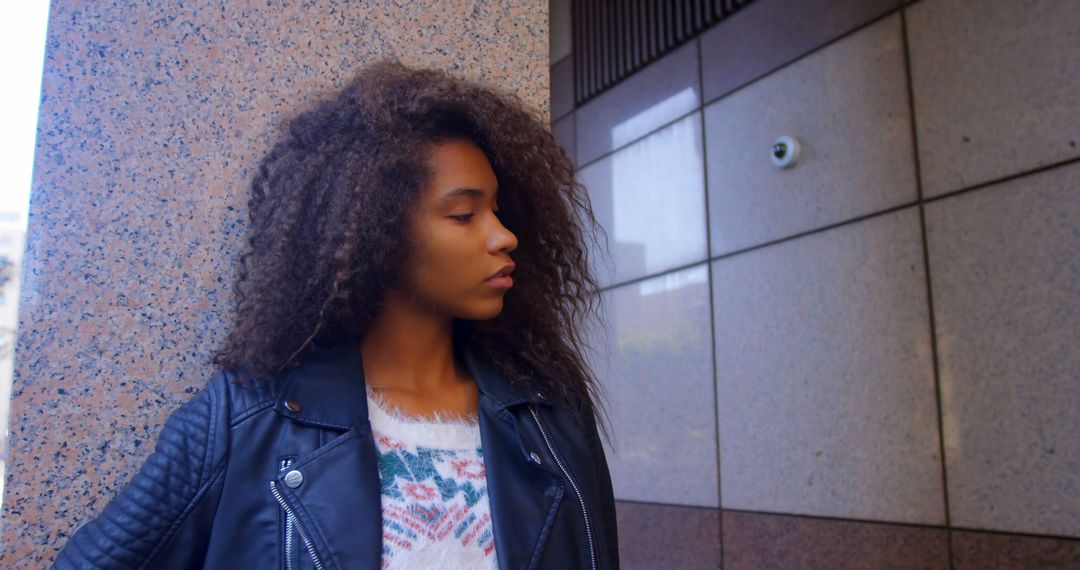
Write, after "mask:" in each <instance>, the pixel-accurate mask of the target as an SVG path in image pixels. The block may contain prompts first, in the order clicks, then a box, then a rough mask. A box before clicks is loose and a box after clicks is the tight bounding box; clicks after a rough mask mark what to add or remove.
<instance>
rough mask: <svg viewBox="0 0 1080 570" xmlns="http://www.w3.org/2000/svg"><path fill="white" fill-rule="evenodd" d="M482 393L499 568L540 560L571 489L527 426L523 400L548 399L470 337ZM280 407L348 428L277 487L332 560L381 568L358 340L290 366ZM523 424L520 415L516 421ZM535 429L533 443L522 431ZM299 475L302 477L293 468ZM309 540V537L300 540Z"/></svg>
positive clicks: (465, 350)
mask: <svg viewBox="0 0 1080 570" xmlns="http://www.w3.org/2000/svg"><path fill="white" fill-rule="evenodd" d="M460 349H461V354H462V357H463V360H464V361H465V364H466V366H467V367H468V369H469V372H470V374H472V376H473V378H474V379H475V381H476V383H477V388H478V389H479V392H480V402H479V418H480V439H481V445H482V447H483V453H484V464H485V471H486V475H487V488H488V504H489V507H490V509H491V518H492V530H493V533H494V535H495V550H496V553H497V556H498V563H499V568H503V569H515V570H516V569H519V568H535V567H536V565H537V564H538V562H539V560H540V554H541V553H542V552H543V549H544V545H545V543H546V540H547V536H548V532H549V530H550V528H551V525H552V523H553V522H554V519H555V515H556V514H557V512H558V510H559V505H560V503H561V501H562V500H563V496H564V495H565V493H566V490H565V489H564V487H563V484H562V483H561V479H560V478H559V477H558V476H557V475H556V474H555V473H554V472H553V471H549V469H551V468H550V467H549V466H548V465H547V464H546V462H545V463H542V464H537V463H536V462H535V461H534V459H533V458H534V457H536V458H538V457H546V456H547V453H546V452H545V451H544V450H543V449H542V448H541V447H540V446H542V445H543V442H542V441H539V438H538V437H536V435H535V429H534V428H533V427H532V426H531V425H530V424H528V423H527V422H528V421H529V420H528V415H529V414H528V412H527V411H525V406H526V405H547V402H546V401H545V400H544V399H543V398H541V397H540V396H539V395H538V394H535V393H523V392H522V391H520V390H517V389H516V388H514V387H513V386H511V385H510V383H509V382H508V381H507V380H506V378H505V377H504V376H503V375H502V374H501V373H500V372H499V371H498V370H497V369H496V368H495V366H494V365H493V364H492V363H491V362H490V360H489V359H487V358H485V357H484V356H483V355H481V354H480V353H479V352H478V351H477V350H476V349H475V348H474V347H472V346H471V345H468V344H465V343H463V345H462V346H461V347H460ZM275 410H276V411H277V412H278V413H281V414H283V415H286V416H288V417H290V418H292V419H293V420H295V421H298V422H301V423H305V424H309V425H313V426H318V427H322V428H327V429H332V430H338V431H343V432H344V433H343V434H342V435H340V436H338V437H337V438H335V439H333V440H331V441H330V442H329V443H327V444H326V445H323V446H322V447H319V448H318V449H317V450H315V451H313V452H311V453H309V454H307V455H305V456H302V457H300V458H298V460H297V462H296V463H295V464H294V465H293V466H292V468H291V469H290V470H296V471H299V472H300V473H301V474H302V477H303V480H302V482H301V483H300V484H299V485H296V486H293V487H290V486H288V484H287V483H286V478H285V476H286V474H287V471H286V472H283V473H282V474H281V475H280V476H279V477H278V480H277V487H278V489H279V490H280V491H281V492H282V493H283V495H284V496H285V497H286V500H287V501H288V502H289V503H290V504H291V505H292V506H293V508H294V510H295V511H296V515H297V517H298V518H299V519H300V523H301V524H303V525H304V527H305V530H308V532H309V533H310V535H311V537H310V538H311V540H312V542H313V543H314V545H315V548H316V550H317V551H318V553H319V554H320V556H321V557H322V558H323V562H324V564H326V565H327V566H328V567H335V566H336V567H342V568H378V567H380V565H381V562H380V561H381V555H382V516H381V499H382V497H381V494H380V482H379V468H378V457H377V454H376V448H375V442H374V439H373V438H372V435H371V424H370V423H369V421H368V409H367V395H366V390H365V387H364V367H363V363H362V361H361V358H360V353H359V350H358V347H357V345H356V344H355V343H344V344H342V345H339V346H335V347H331V348H327V349H323V350H321V351H319V352H317V353H316V354H315V355H313V356H312V357H310V358H308V359H307V360H306V361H305V362H304V364H303V365H301V366H300V367H298V368H297V369H295V370H294V371H293V373H291V374H290V376H289V378H288V379H287V380H286V383H285V386H284V387H283V389H282V391H281V393H280V395H279V397H278V399H277V401H276V402H275ZM519 422H521V423H519ZM523 432H524V433H527V434H530V435H529V438H528V439H529V442H530V443H528V444H526V443H525V442H524V441H523V439H522V435H521V434H522V433H523ZM294 482H295V476H294ZM300 546H301V547H302V545H300Z"/></svg>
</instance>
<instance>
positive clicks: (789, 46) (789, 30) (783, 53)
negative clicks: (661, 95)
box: [701, 0, 897, 101]
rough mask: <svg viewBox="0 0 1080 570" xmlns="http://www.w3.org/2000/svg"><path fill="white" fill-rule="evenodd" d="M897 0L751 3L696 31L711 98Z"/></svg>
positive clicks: (883, 10) (868, 18) (878, 13)
mask: <svg viewBox="0 0 1080 570" xmlns="http://www.w3.org/2000/svg"><path fill="white" fill-rule="evenodd" d="M896 6H897V3H896V0H768V1H764V2H754V3H753V4H751V5H749V6H747V7H746V8H744V9H743V10H742V11H740V12H738V13H737V14H735V15H734V16H732V17H731V18H730V19H729V20H726V21H724V22H721V23H719V24H717V25H716V27H714V28H713V29H711V30H709V31H707V32H705V33H704V34H702V36H701V57H702V61H703V62H704V65H703V66H702V71H701V72H702V87H703V90H704V93H705V101H712V100H713V99H715V98H716V97H719V96H721V95H724V94H726V93H728V92H730V91H732V90H734V89H737V88H738V87H740V86H742V85H744V84H746V83H747V82H749V81H751V80H753V79H755V78H757V77H761V76H762V75H765V74H766V73H768V72H769V71H772V70H773V69H776V68H777V67H780V66H781V65H783V64H785V63H788V62H789V61H792V60H794V59H796V58H797V57H799V56H801V55H803V54H805V53H807V52H809V51H811V50H813V49H814V48H817V47H820V46H822V45H824V44H826V43H827V42H829V41H830V40H832V39H834V38H838V37H840V36H842V35H843V34H845V33H847V32H849V31H851V30H853V29H855V28H857V27H859V26H861V25H863V24H865V23H866V22H869V21H871V20H873V19H874V18H877V17H878V16H881V15H883V14H885V13H886V12H888V11H889V10H891V9H894V8H896Z"/></svg>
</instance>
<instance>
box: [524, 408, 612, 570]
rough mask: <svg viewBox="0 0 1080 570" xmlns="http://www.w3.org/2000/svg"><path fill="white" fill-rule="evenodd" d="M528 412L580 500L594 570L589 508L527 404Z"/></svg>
mask: <svg viewBox="0 0 1080 570" xmlns="http://www.w3.org/2000/svg"><path fill="white" fill-rule="evenodd" d="M529 413H530V414H532V417H533V421H535V422H536V427H537V428H539V429H540V435H542V436H543V437H544V443H545V444H547V448H548V451H550V452H551V456H552V457H554V458H555V463H556V464H557V465H558V466H559V469H560V470H561V471H562V472H563V475H564V476H566V478H567V479H568V480H569V481H570V486H571V487H573V488H574V493H575V494H576V495H577V497H578V501H580V502H581V514H582V516H583V517H584V518H585V535H586V536H587V538H588V539H589V561H590V562H591V563H592V570H596V548H595V547H594V546H593V536H592V527H591V526H589V509H588V508H586V507H585V497H584V496H582V494H581V489H579V488H578V485H577V481H575V480H574V477H573V476H572V475H570V471H568V470H567V469H566V466H564V465H563V462H562V460H561V459H559V454H557V453H555V446H553V445H551V439H549V438H548V434H547V430H545V429H544V424H542V423H540V416H538V415H537V414H536V410H535V409H534V408H533V407H532V406H529Z"/></svg>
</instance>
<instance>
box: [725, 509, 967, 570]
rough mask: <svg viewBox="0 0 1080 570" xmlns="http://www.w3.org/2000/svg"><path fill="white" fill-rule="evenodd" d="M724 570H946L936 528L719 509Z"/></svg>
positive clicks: (943, 541) (945, 549) (942, 533)
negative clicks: (795, 569)
mask: <svg viewBox="0 0 1080 570" xmlns="http://www.w3.org/2000/svg"><path fill="white" fill-rule="evenodd" d="M722 524H723V527H724V528H723V549H724V565H723V568H725V569H726V570H768V569H776V570H787V569H793V568H823V569H824V568H828V569H829V570H847V569H851V570H856V569H858V570H863V569H870V568H903V569H905V570H916V569H920V570H921V569H925V570H949V536H948V531H947V530H945V529H938V528H926V527H918V526H903V525H890V524H874V523H863V522H852V521H837V520H827V519H816V518H807V517H792V516H783V515H768V514H757V513H741V512H731V511H724V514H723V523H722Z"/></svg>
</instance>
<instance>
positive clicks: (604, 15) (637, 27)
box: [573, 0, 753, 106]
mask: <svg viewBox="0 0 1080 570" xmlns="http://www.w3.org/2000/svg"><path fill="white" fill-rule="evenodd" d="M573 2H574V6H573V18H574V38H573V42H574V48H573V49H574V56H573V57H574V105H575V106H581V105H582V104H584V103H585V102H586V101H588V100H589V99H592V98H593V97H596V96H597V95H599V94H600V93H602V92H604V91H605V90H606V89H608V88H610V87H612V86H613V85H615V84H616V83H618V82H619V81H620V80H622V79H624V78H625V77H627V76H628V75H630V74H632V73H634V72H635V71H637V70H639V69H641V68H643V67H645V66H646V65H648V64H650V63H652V62H653V61H655V60H656V59H657V58H659V57H661V56H662V55H664V54H665V53H668V52H669V51H671V50H673V49H675V48H676V47H679V46H680V45H682V44H683V43H685V42H687V41H688V40H690V39H692V38H693V37H694V36H696V35H698V34H700V33H701V32H702V31H704V30H705V29H707V28H709V27H710V26H712V25H713V24H715V23H717V22H719V21H721V20H723V19H724V18H727V17H728V16H730V15H731V14H734V13H735V12H737V11H739V9H741V8H742V7H743V6H746V5H747V4H750V3H751V2H753V0H573Z"/></svg>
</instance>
